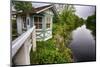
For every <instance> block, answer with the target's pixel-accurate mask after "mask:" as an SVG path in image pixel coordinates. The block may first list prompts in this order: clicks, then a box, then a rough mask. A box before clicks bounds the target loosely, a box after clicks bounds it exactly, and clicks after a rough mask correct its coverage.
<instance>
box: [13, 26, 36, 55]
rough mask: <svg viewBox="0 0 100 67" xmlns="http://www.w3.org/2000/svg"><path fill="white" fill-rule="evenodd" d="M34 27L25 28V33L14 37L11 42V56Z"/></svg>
mask: <svg viewBox="0 0 100 67" xmlns="http://www.w3.org/2000/svg"><path fill="white" fill-rule="evenodd" d="M34 29H35V26H33V27H32V28H30V29H29V30H27V31H26V32H25V33H23V34H22V35H21V36H19V37H18V38H17V39H15V40H14V41H13V42H12V57H13V56H14V55H15V54H16V53H17V51H18V50H19V48H20V47H21V46H22V45H23V44H24V42H25V41H26V39H27V38H28V37H29V36H30V34H31V33H32V31H33V30H34Z"/></svg>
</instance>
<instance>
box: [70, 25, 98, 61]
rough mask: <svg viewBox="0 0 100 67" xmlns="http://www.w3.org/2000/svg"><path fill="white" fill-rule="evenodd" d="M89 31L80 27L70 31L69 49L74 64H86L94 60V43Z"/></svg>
mask: <svg viewBox="0 0 100 67" xmlns="http://www.w3.org/2000/svg"><path fill="white" fill-rule="evenodd" d="M91 32H92V31H91V30H89V29H87V28H86V25H82V26H81V27H78V28H77V29H75V30H73V31H72V41H71V43H70V46H69V47H70V48H71V50H72V53H73V59H74V62H87V61H95V60H96V43H95V40H94V37H93V35H92V34H91Z"/></svg>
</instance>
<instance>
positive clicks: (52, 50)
mask: <svg viewBox="0 0 100 67" xmlns="http://www.w3.org/2000/svg"><path fill="white" fill-rule="evenodd" d="M59 50H60V49H58V48H56V45H55V43H54V40H53V39H50V40H48V41H46V42H44V41H42V42H37V51H36V52H32V51H31V53H30V54H31V55H30V56H31V64H52V63H65V62H66V63H68V62H72V59H71V57H70V54H71V51H70V49H69V48H66V49H64V51H63V52H60V51H59Z"/></svg>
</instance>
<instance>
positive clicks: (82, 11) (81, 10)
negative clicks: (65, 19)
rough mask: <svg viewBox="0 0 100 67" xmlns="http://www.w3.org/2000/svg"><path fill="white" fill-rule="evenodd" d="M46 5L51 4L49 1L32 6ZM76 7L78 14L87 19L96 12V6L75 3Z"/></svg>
mask: <svg viewBox="0 0 100 67" xmlns="http://www.w3.org/2000/svg"><path fill="white" fill-rule="evenodd" d="M45 5H50V4H49V3H32V6H34V8H37V7H40V6H45ZM74 7H75V9H76V13H75V14H76V15H78V16H79V17H81V18H83V19H87V17H88V16H91V15H93V14H94V12H95V6H87V5H74Z"/></svg>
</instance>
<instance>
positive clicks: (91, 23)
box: [86, 13, 96, 38]
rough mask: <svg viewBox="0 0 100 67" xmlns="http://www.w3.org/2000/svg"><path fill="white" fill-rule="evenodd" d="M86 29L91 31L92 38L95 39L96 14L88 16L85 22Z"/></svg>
mask: <svg viewBox="0 0 100 67" xmlns="http://www.w3.org/2000/svg"><path fill="white" fill-rule="evenodd" d="M86 21H87V22H86V27H87V28H88V29H90V30H91V31H92V35H93V36H94V38H95V37H96V13H94V14H93V15H91V16H89V17H88V18H87V20H86Z"/></svg>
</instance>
